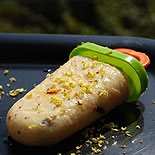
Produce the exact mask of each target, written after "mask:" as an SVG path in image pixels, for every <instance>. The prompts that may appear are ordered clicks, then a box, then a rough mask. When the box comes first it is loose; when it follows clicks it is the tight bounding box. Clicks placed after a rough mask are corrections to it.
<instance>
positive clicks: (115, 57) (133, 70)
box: [69, 42, 148, 102]
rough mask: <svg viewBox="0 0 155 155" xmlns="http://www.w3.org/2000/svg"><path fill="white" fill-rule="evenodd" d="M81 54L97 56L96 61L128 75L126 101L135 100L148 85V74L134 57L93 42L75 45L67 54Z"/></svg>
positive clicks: (71, 55) (91, 56)
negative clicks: (127, 95)
mask: <svg viewBox="0 0 155 155" xmlns="http://www.w3.org/2000/svg"><path fill="white" fill-rule="evenodd" d="M76 55H81V56H85V57H89V58H93V57H94V56H97V57H98V61H101V62H105V63H108V64H110V65H112V66H114V67H116V68H118V69H119V70H121V71H122V72H124V73H125V74H126V75H127V76H128V80H129V82H128V83H129V88H130V94H129V98H128V102H132V101H135V100H137V99H138V98H139V96H140V95H141V94H142V93H143V92H144V91H145V90H146V88H147V86H148V75H147V73H146V70H145V69H144V67H143V66H142V65H141V63H140V62H139V61H138V60H137V59H136V58H134V57H132V56H130V55H127V54H124V53H121V52H118V51H115V50H112V49H110V48H108V47H103V46H100V45H97V44H94V43H89V42H87V43H82V45H79V46H77V47H76V48H74V49H73V51H72V52H71V53H70V55H69V59H70V58H72V57H73V56H76Z"/></svg>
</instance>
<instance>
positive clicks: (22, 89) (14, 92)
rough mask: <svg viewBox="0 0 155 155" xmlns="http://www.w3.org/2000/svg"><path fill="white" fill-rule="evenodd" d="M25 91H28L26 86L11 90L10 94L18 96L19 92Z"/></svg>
mask: <svg viewBox="0 0 155 155" xmlns="http://www.w3.org/2000/svg"><path fill="white" fill-rule="evenodd" d="M25 91H26V89H24V88H20V89H16V90H11V91H10V92H9V95H10V96H12V97H15V96H17V95H18V94H20V93H22V92H25Z"/></svg>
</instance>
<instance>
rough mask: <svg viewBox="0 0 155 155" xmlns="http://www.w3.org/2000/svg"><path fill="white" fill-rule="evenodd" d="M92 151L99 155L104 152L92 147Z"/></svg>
mask: <svg viewBox="0 0 155 155" xmlns="http://www.w3.org/2000/svg"><path fill="white" fill-rule="evenodd" d="M91 150H92V151H93V152H94V153H97V154H98V153H101V152H102V151H101V150H100V149H97V148H96V147H91Z"/></svg>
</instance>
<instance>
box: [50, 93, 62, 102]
mask: <svg viewBox="0 0 155 155" xmlns="http://www.w3.org/2000/svg"><path fill="white" fill-rule="evenodd" d="M51 102H53V103H62V100H61V99H59V98H58V97H57V96H56V95H54V96H52V97H51Z"/></svg>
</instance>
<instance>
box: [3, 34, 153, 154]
mask: <svg viewBox="0 0 155 155" xmlns="http://www.w3.org/2000/svg"><path fill="white" fill-rule="evenodd" d="M81 41H84V42H86V41H90V42H94V43H98V44H101V45H104V46H108V47H110V48H118V47H127V48H132V49H135V50H138V51H142V52H145V53H146V54H147V55H149V57H150V59H151V64H150V65H149V67H148V69H147V73H148V75H149V85H148V89H147V91H146V92H145V93H144V95H143V96H141V97H140V98H139V99H138V100H137V101H135V102H133V103H124V104H122V105H120V106H119V107H117V108H116V109H114V110H113V111H112V112H110V113H109V114H108V115H106V116H104V117H103V118H102V119H101V120H98V121H96V122H95V123H94V124H92V125H90V127H95V129H94V132H95V133H96V134H100V133H101V134H103V135H104V136H105V137H106V140H107V141H109V144H108V145H107V144H105V143H103V147H102V148H101V149H103V148H105V146H106V149H104V150H103V151H102V153H101V154H110V155H111V154H115V155H117V154H123V152H126V154H132V155H133V154H138V155H140V154H149V155H151V154H155V120H154V119H155V104H153V100H155V93H154V92H155V69H154V66H155V63H154V59H155V40H151V39H145V38H133V37H110V36H109V37H102V36H76V35H33V34H31V35H23V34H0V51H1V63H0V85H2V86H3V91H4V92H5V93H8V92H9V90H12V89H16V88H24V89H27V91H29V90H30V89H32V88H33V87H34V86H33V85H34V84H38V83H39V82H41V81H42V80H43V79H44V78H45V76H46V74H47V73H48V72H47V71H50V70H48V69H51V71H50V73H52V72H53V71H54V70H55V69H56V68H58V67H59V65H60V64H63V63H64V62H66V61H67V60H68V56H69V53H70V52H71V50H72V49H73V48H74V47H76V45H77V44H80V42H81ZM51 54H53V55H52V56H50V55H51ZM5 69H8V70H9V73H8V74H7V75H4V73H3V71H4V70H5ZM10 77H15V78H16V82H15V83H11V82H10V81H9V78H10ZM7 83H10V84H11V87H7ZM25 93H26V92H24V93H23V94H21V95H18V97H16V99H15V100H14V99H12V98H11V97H7V96H6V95H2V100H1V102H0V116H1V117H2V118H1V120H0V155H18V154H19V155H21V154H23V155H26V154H50V155H51V154H52V155H54V154H57V153H59V152H60V153H62V154H70V153H71V152H76V149H75V148H76V146H77V145H80V144H82V145H83V147H82V148H81V149H80V150H81V153H82V154H92V151H91V147H92V146H97V144H92V145H90V146H85V145H84V143H85V141H86V139H85V138H84V137H83V134H82V133H83V131H84V130H82V131H81V132H79V133H77V134H75V135H73V136H71V137H70V138H68V139H66V140H64V141H63V142H61V143H59V144H57V145H54V146H51V147H27V146H24V145H21V144H19V143H17V142H15V141H14V140H12V139H11V138H8V140H7V142H5V143H4V142H3V140H4V138H7V137H8V135H7V130H6V126H5V119H6V114H7V111H8V110H9V108H10V107H11V106H12V105H13V103H15V102H16V101H17V100H18V99H19V98H21V97H22V96H23V95H24V94H25ZM103 120H104V121H103ZM109 122H114V124H117V125H118V129H119V131H118V132H114V131H110V130H108V129H107V128H103V127H102V126H103V125H104V124H105V123H109ZM137 124H138V125H140V127H141V129H136V125H137ZM125 126H126V127H127V130H128V131H130V133H131V135H132V136H131V137H127V136H125V131H121V129H120V128H121V127H125ZM97 129H101V131H98V130H97ZM113 135H114V136H116V138H115V139H112V138H111V136H113ZM94 137H95V134H94ZM141 140H143V142H142V143H140V141H141ZM121 145H126V148H124V149H123V148H121Z"/></svg>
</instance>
